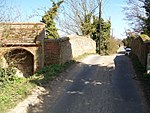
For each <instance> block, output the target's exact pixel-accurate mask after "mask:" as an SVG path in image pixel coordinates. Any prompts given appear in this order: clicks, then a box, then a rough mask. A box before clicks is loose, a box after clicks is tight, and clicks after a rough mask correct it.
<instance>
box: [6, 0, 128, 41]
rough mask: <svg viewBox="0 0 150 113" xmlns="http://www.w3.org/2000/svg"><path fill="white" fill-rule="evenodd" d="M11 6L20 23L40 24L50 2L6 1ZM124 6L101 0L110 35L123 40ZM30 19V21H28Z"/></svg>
mask: <svg viewBox="0 0 150 113" xmlns="http://www.w3.org/2000/svg"><path fill="white" fill-rule="evenodd" d="M6 1H7V3H9V4H10V5H11V6H13V7H15V8H16V9H17V10H18V13H21V14H22V17H21V18H20V21H28V22H40V20H41V16H42V15H43V14H44V11H45V10H46V9H48V8H50V7H51V2H50V0H6ZM124 6H126V2H125V1H124V0H102V18H104V20H108V19H109V18H110V19H111V25H112V30H111V31H112V35H113V36H114V37H116V38H120V39H123V38H125V34H124V32H125V29H128V28H129V26H128V23H127V21H125V20H124V19H125V15H124V13H123V11H122V10H123V7H124ZM29 18H30V19H29Z"/></svg>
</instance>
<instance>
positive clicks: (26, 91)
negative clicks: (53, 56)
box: [0, 61, 75, 113]
mask: <svg viewBox="0 0 150 113" xmlns="http://www.w3.org/2000/svg"><path fill="white" fill-rule="evenodd" d="M74 62H75V61H70V62H67V63H65V64H53V65H49V66H46V67H44V68H43V69H41V70H39V71H38V72H37V73H36V74H34V75H33V76H31V77H29V78H19V77H15V79H13V81H7V82H4V83H3V84H0V113H6V112H7V111H8V110H9V109H11V108H13V107H15V106H16V105H17V103H19V102H21V101H22V100H24V99H25V98H26V97H27V96H28V95H30V94H31V92H32V90H33V88H35V86H37V85H40V86H43V85H45V84H46V83H48V82H49V81H51V80H53V79H54V78H56V77H57V76H58V75H59V73H61V72H63V71H64V70H65V69H66V68H68V67H69V66H70V65H71V64H73V63H74Z"/></svg>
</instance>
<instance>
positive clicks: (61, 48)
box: [44, 36, 96, 65]
mask: <svg viewBox="0 0 150 113" xmlns="http://www.w3.org/2000/svg"><path fill="white" fill-rule="evenodd" d="M44 44H45V47H44V49H45V65H49V64H53V63H65V62H66V61H69V60H71V59H72V58H75V57H78V56H79V55H82V54H84V53H96V43H95V41H93V40H92V39H90V38H88V37H83V36H68V37H63V38H59V39H45V43H44Z"/></svg>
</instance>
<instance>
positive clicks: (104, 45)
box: [91, 17, 111, 55]
mask: <svg viewBox="0 0 150 113" xmlns="http://www.w3.org/2000/svg"><path fill="white" fill-rule="evenodd" d="M93 26H94V28H95V31H94V32H92V35H91V37H92V38H93V39H94V40H95V41H96V43H97V48H98V47H99V45H100V49H101V54H104V55H108V54H109V46H110V29H111V22H110V20H108V21H106V22H105V21H104V20H103V19H102V18H101V32H100V31H99V27H100V22H99V19H98V17H93ZM99 33H101V37H100V44H99ZM97 51H99V50H98V49H97Z"/></svg>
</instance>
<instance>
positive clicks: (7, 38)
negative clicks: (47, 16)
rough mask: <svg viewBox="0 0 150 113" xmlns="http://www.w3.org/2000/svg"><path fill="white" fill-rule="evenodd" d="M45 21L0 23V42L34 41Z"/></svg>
mask: <svg viewBox="0 0 150 113" xmlns="http://www.w3.org/2000/svg"><path fill="white" fill-rule="evenodd" d="M44 28H45V25H44V24H43V23H0V43H34V42H35V40H36V38H37V37H38V36H39V35H40V33H41V32H42V31H43V29H44Z"/></svg>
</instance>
